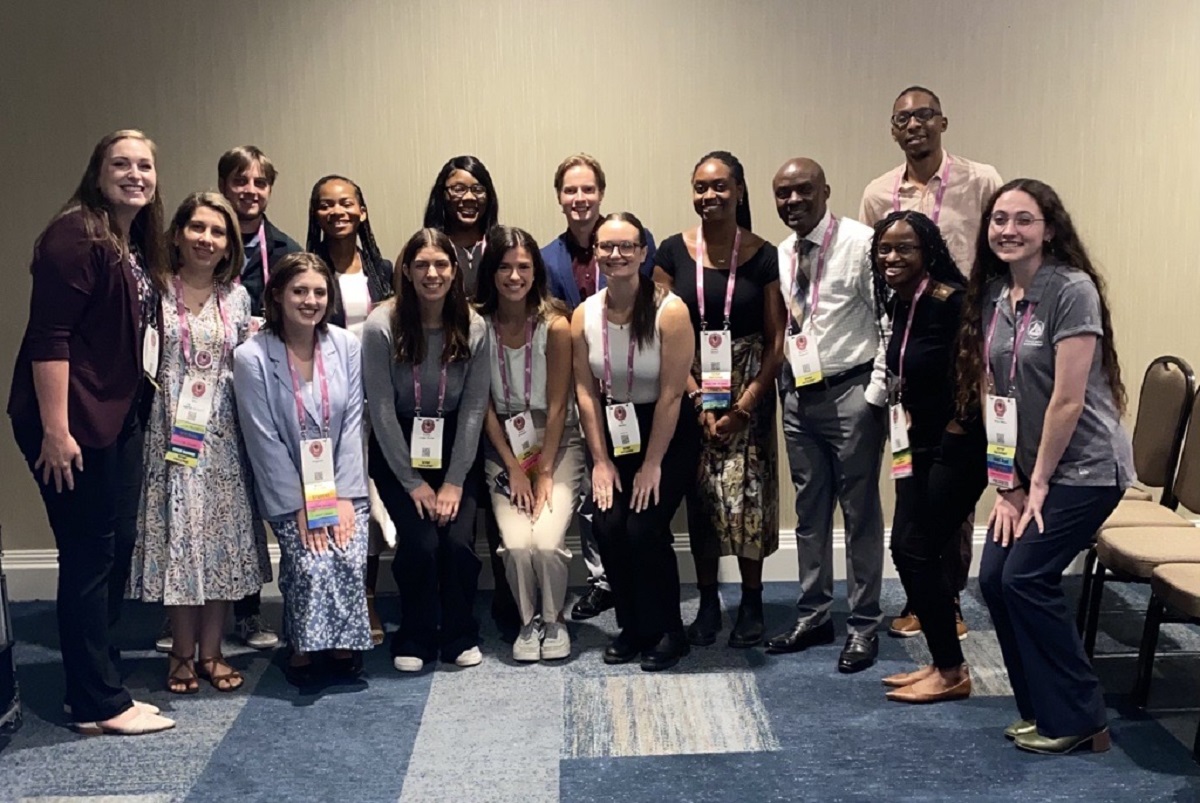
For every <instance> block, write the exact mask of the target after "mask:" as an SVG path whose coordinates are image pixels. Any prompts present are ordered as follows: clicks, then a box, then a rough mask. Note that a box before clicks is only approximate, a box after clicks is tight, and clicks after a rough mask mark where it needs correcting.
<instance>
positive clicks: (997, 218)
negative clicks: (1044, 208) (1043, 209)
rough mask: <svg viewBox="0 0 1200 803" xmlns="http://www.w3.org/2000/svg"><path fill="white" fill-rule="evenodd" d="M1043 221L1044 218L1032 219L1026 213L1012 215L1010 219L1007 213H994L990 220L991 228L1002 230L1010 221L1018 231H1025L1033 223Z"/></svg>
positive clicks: (1032, 217)
mask: <svg viewBox="0 0 1200 803" xmlns="http://www.w3.org/2000/svg"><path fill="white" fill-rule="evenodd" d="M1045 219H1046V218H1044V217H1034V216H1033V215H1031V214H1029V213H1028V212H1024V213H1022V214H1019V215H1012V216H1011V217H1010V216H1009V215H1008V213H1007V212H996V213H995V214H993V215H992V217H991V219H990V220H991V224H992V226H994V227H995V228H997V229H1002V228H1004V227H1005V226H1007V225H1008V221H1010V220H1011V221H1012V222H1013V225H1014V226H1016V227H1017V228H1018V229H1027V228H1029V227H1030V226H1032V225H1033V224H1034V223H1039V222H1043V221H1045Z"/></svg>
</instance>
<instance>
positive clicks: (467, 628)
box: [367, 413, 483, 661]
mask: <svg viewBox="0 0 1200 803" xmlns="http://www.w3.org/2000/svg"><path fill="white" fill-rule="evenodd" d="M457 423H458V417H457V415H455V414H453V413H451V414H449V415H447V416H446V419H445V430H444V439H443V441H442V442H443V444H445V445H446V447H445V448H444V451H443V457H444V462H443V465H445V463H446V462H448V461H449V457H450V452H451V450H450V448H449V446H450V445H451V444H453V443H454V433H455V432H456V430H457ZM400 426H401V427H402V428H403V430H404V436H405V437H406V438H409V437H411V432H412V418H411V417H401V418H400ZM367 467H368V471H369V473H370V475H371V479H373V480H375V490H377V491H378V492H379V498H380V499H382V500H383V505H384V507H386V508H387V511H388V515H389V516H391V517H392V521H393V522H394V523H395V525H396V555H395V558H394V559H393V560H392V576H393V577H394V578H395V579H396V586H397V588H399V589H400V629H399V630H397V631H396V633H395V635H394V636H393V637H392V641H391V652H392V656H393V657H395V656H400V655H403V656H412V657H415V658H420V659H421V660H422V661H432V660H435V659H436V658H437V657H438V656H439V654H440V656H441V659H442V660H443V661H453V660H454V659H455V658H456V657H457V656H458V655H459V653H461V652H463V651H464V650H468V649H470V648H471V647H475V646H478V644H479V622H478V621H477V620H476V619H475V612H474V606H475V592H476V591H477V590H478V588H479V570H480V568H481V567H482V565H483V564H482V563H481V562H480V560H479V558H478V557H477V556H476V554H475V514H476V512H477V510H478V507H479V501H478V500H479V495H480V493H482V486H483V477H482V466H481V464H479V463H478V462H476V464H475V466H473V467H472V469H471V471H470V472H469V473H468V474H467V478H466V481H465V482H464V483H463V489H462V501H461V502H460V503H459V506H458V517H457V518H455V519H454V520H453V521H451V522H450V523H448V524H446V525H445V526H442V527H439V526H437V524H436V523H435V522H433V521H431V520H430V519H427V518H422V517H421V515H420V514H419V513H418V511H417V506H416V503H414V502H413V499H412V497H411V496H409V494H408V491H406V490H404V486H402V485H401V484H400V481H399V480H398V479H396V475H395V474H393V473H392V469H391V467H389V466H388V463H387V458H385V457H384V455H383V451H382V450H381V448H380V445H379V441H378V440H377V439H376V438H375V436H374V435H373V434H372V435H371V438H370V441H369V442H368V445H367ZM420 474H421V477H422V478H423V479H424V480H425V482H427V483H429V486H430V487H431V488H433V489H434V490H435V491H436V490H438V489H439V488H440V487H441V486H442V484H443V483H444V482H445V480H446V472H445V470H444V469H438V470H431V469H421V470H420Z"/></svg>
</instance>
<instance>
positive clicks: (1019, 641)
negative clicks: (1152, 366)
mask: <svg viewBox="0 0 1200 803" xmlns="http://www.w3.org/2000/svg"><path fill="white" fill-rule="evenodd" d="M1121 494H1122V489H1121V488H1120V487H1118V486H1117V485H1116V484H1114V485H1112V486H1109V487H1095V486H1070V485H1055V484H1051V486H1050V492H1049V493H1048V494H1047V495H1046V501H1045V503H1043V505H1042V520H1043V521H1044V522H1045V524H1046V529H1045V530H1043V531H1040V532H1039V531H1038V527H1037V522H1030V523H1029V526H1028V527H1027V528H1026V529H1025V532H1024V533H1023V534H1022V536H1021V538H1020V539H1018V540H1016V541H1014V542H1012V543H1010V544H1009V545H1008V546H1007V547H1002V546H1000V545H999V544H998V543H996V542H994V541H993V540H992V539H991V534H990V533H989V535H988V540H987V544H986V545H985V546H984V548H983V560H982V563H981V564H980V567H979V587H980V590H981V591H982V592H983V599H984V601H985V602H987V606H988V613H990V614H991V616H992V622H993V623H995V625H996V639H997V640H998V641H999V642H1000V652H1001V654H1002V655H1003V656H1004V668H1005V669H1007V670H1008V680H1009V682H1010V683H1011V684H1012V688H1013V696H1014V697H1015V698H1016V701H1017V710H1018V711H1020V713H1021V718H1022V719H1031V720H1037V726H1038V733H1040V734H1042V735H1043V736H1048V737H1050V738H1052V739H1058V738H1062V737H1064V736H1083V735H1085V734H1090V733H1094V732H1095V731H1097V730H1099V729H1100V728H1102V727H1104V723H1105V721H1106V719H1107V715H1106V712H1105V708H1104V695H1103V692H1102V691H1101V689H1100V680H1099V679H1098V678H1097V677H1096V672H1095V670H1093V669H1092V663H1091V661H1089V660H1088V657H1087V654H1086V653H1085V652H1084V650H1083V640H1082V639H1081V638H1080V636H1079V630H1078V629H1077V628H1076V626H1075V612H1074V610H1073V609H1072V607H1071V606H1068V605H1067V600H1066V596H1065V595H1064V594H1063V590H1062V575H1063V571H1064V570H1065V569H1066V568H1067V566H1069V565H1070V564H1071V561H1073V560H1074V559H1075V557H1076V556H1077V555H1078V554H1079V553H1080V552H1082V551H1083V550H1085V549H1087V548H1088V546H1090V545H1091V543H1092V539H1093V538H1094V537H1095V535H1096V531H1097V530H1098V529H1100V525H1102V524H1103V523H1104V520H1105V519H1107V518H1108V516H1109V514H1111V513H1112V512H1113V509H1114V508H1116V506H1117V502H1119V501H1121Z"/></svg>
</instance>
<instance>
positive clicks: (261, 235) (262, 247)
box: [258, 218, 270, 293]
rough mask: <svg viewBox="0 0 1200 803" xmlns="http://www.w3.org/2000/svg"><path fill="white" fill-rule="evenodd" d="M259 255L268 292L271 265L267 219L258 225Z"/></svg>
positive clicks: (264, 288) (264, 285) (265, 287)
mask: <svg viewBox="0 0 1200 803" xmlns="http://www.w3.org/2000/svg"><path fill="white" fill-rule="evenodd" d="M258 253H259V254H260V255H261V256H262V272H263V292H264V293H265V292H266V291H267V280H268V279H269V278H270V273H269V271H270V265H269V264H268V263H267V219H266V218H263V221H262V223H259V224H258Z"/></svg>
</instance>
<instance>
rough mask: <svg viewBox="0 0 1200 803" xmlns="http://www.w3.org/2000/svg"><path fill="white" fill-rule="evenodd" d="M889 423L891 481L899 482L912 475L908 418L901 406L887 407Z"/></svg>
mask: <svg viewBox="0 0 1200 803" xmlns="http://www.w3.org/2000/svg"><path fill="white" fill-rule="evenodd" d="M888 419H889V421H890V422H891V423H890V426H889V432H890V434H891V441H892V479H894V480H901V479H904V478H905V477H911V476H912V474H913V464H912V446H911V444H910V443H909V441H908V428H909V425H910V424H909V417H908V411H907V410H905V409H904V405H903V404H893V405H890V406H889V407H888Z"/></svg>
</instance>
